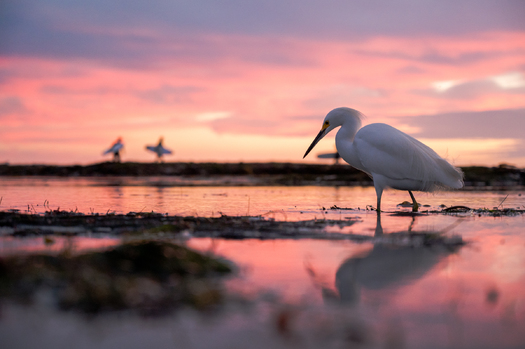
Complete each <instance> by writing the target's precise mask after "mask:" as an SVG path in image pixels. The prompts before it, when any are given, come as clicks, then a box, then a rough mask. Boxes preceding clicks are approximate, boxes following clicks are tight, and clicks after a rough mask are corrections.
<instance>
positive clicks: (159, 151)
mask: <svg viewBox="0 0 525 349" xmlns="http://www.w3.org/2000/svg"><path fill="white" fill-rule="evenodd" d="M162 141H163V138H162V137H161V138H160V139H159V143H158V144H157V145H155V146H153V145H147V146H146V150H150V151H152V152H154V153H155V154H157V160H159V161H161V160H162V156H163V155H164V154H171V153H172V151H171V150H169V149H166V148H164V146H163V145H162Z"/></svg>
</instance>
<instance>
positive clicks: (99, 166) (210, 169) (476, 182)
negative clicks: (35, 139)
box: [0, 162, 525, 190]
mask: <svg viewBox="0 0 525 349" xmlns="http://www.w3.org/2000/svg"><path fill="white" fill-rule="evenodd" d="M461 169H462V170H463V172H464V174H465V187H466V188H467V189H472V188H474V189H476V188H477V189H484V188H488V189H491V190H505V189H515V188H519V187H523V186H525V170H523V169H518V168H515V167H512V166H507V165H500V166H498V167H482V166H470V167H462V168H461ZM8 176H9V177H20V176H54V177H114V178H118V177H133V178H138V177H159V181H157V183H152V185H158V186H183V185H297V186H301V185H341V186H343V185H349V186H351V185H359V186H370V185H373V183H372V181H371V179H370V178H369V177H368V176H367V175H366V174H364V173H363V172H361V171H358V170H356V169H353V168H352V167H350V166H348V165H343V164H334V165H317V164H315V165H314V164H297V163H243V162H239V163H193V162H170V163H140V162H124V163H114V162H102V163H96V164H91V165H85V166H82V165H73V166H54V165H9V164H2V165H0V178H1V177H8ZM177 177H179V178H184V179H186V180H183V181H169V180H167V179H170V178H177Z"/></svg>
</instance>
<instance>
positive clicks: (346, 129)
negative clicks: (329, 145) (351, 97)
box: [335, 118, 361, 146]
mask: <svg viewBox="0 0 525 349" xmlns="http://www.w3.org/2000/svg"><path fill="white" fill-rule="evenodd" d="M360 128H361V121H360V120H356V119H353V118H352V119H348V120H346V121H345V122H344V123H343V124H342V125H341V128H340V129H339V131H337V134H336V136H335V142H336V144H338V143H341V145H343V143H344V144H346V146H348V144H351V143H352V142H353V141H354V137H355V134H356V133H357V131H358V130H359V129H360Z"/></svg>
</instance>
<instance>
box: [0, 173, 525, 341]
mask: <svg viewBox="0 0 525 349" xmlns="http://www.w3.org/2000/svg"><path fill="white" fill-rule="evenodd" d="M29 183H30V182H27V183H23V181H18V182H17V181H16V180H8V181H2V185H1V187H0V189H1V190H2V193H1V194H0V195H1V196H2V197H3V199H2V203H1V207H0V209H2V210H5V209H9V208H19V209H26V208H27V205H28V204H32V205H33V206H36V205H39V206H38V207H35V208H36V209H37V211H44V210H45V209H44V206H43V205H42V204H43V202H44V200H49V202H50V204H49V205H50V207H51V208H52V209H55V208H56V207H57V206H60V207H61V209H69V208H70V206H71V205H75V206H71V208H72V209H73V210H74V209H75V207H76V206H77V205H78V210H80V211H83V212H87V213H89V212H90V209H89V208H92V209H94V211H95V212H106V211H107V210H108V209H110V210H112V211H113V210H114V211H117V212H128V211H141V210H143V211H151V210H153V211H159V212H169V213H171V214H188V215H192V214H198V215H201V216H208V215H209V216H212V215H218V214H219V213H218V212H219V211H220V212H223V213H225V214H232V215H244V214H250V215H256V214H265V213H268V212H270V211H272V213H270V214H267V215H266V216H267V217H271V218H275V219H283V220H284V219H287V220H301V219H311V218H314V217H317V218H324V217H326V218H331V219H343V220H345V219H347V218H350V219H353V220H355V223H354V224H352V225H350V226H349V227H345V228H340V227H338V226H337V225H333V226H330V227H329V228H327V230H328V231H332V232H336V231H339V232H344V233H348V234H359V235H367V236H370V237H371V236H373V235H374V234H377V233H378V232H380V229H378V225H377V220H376V214H375V212H370V211H365V210H361V211H358V210H352V211H344V212H339V211H333V212H332V211H330V210H328V211H326V212H324V211H322V210H320V209H319V208H320V207H322V206H324V207H326V208H327V207H329V206H331V205H334V204H336V205H337V206H339V207H354V208H355V207H361V209H363V208H364V207H366V204H368V203H373V202H374V201H375V193H374V190H373V188H338V189H336V188H332V187H149V186H102V185H93V181H90V180H84V179H77V180H65V181H60V180H55V181H49V180H47V181H44V180H41V181H37V182H32V184H29ZM44 184H46V185H45V186H44ZM507 194H508V195H509V196H508V198H507V199H506V200H505V202H504V204H503V206H504V207H517V206H522V205H523V201H524V200H523V199H522V197H521V196H519V195H518V194H519V193H518V192H505V193H496V192H454V193H448V192H447V193H437V194H435V195H427V194H419V195H416V198H418V201H420V202H421V203H423V204H429V205H431V208H432V209H436V208H437V206H438V205H439V204H442V203H443V204H446V205H448V206H450V205H457V204H461V205H466V206H471V207H484V206H485V207H493V206H497V205H498V204H499V203H500V202H501V201H502V200H503V199H504V198H505V196H506V195H507ZM384 198H385V204H386V206H385V208H387V209H388V210H397V208H396V207H395V205H396V204H397V203H399V202H401V201H404V200H407V199H408V195H407V194H406V193H404V192H399V191H388V192H387V193H386V195H385V197H384ZM81 205H85V206H81ZM86 207H87V209H86ZM404 210H408V209H404ZM301 212H302V213H301ZM381 218H382V220H381V228H382V231H383V234H384V236H389V234H390V236H395V234H398V233H406V232H408V231H411V232H414V233H422V232H426V233H428V232H430V233H437V232H444V233H445V234H448V235H454V234H457V235H460V236H462V237H463V239H464V240H467V241H470V244H469V245H467V246H464V247H462V248H460V249H457V250H448V249H446V248H445V247H442V246H441V247H440V246H433V247H413V246H405V245H403V244H397V245H392V244H389V243H387V242H385V241H384V240H381V239H379V238H378V239H377V240H376V242H375V243H374V242H371V241H368V242H363V243H356V242H351V241H325V240H311V239H302V240H291V239H288V240H266V241H261V240H222V239H210V238H203V239H190V240H189V241H188V242H187V244H188V245H189V246H191V247H194V248H197V249H200V250H205V251H212V252H214V253H216V254H218V255H220V256H224V257H226V258H227V259H230V260H232V261H234V262H235V263H236V264H237V265H238V266H239V269H240V271H239V275H238V276H237V277H234V278H230V279H229V280H228V281H227V286H228V287H229V288H230V289H231V290H235V291H236V292H240V293H242V294H244V295H247V296H249V297H253V299H257V300H258V301H257V303H256V304H257V305H256V306H253V307H251V308H250V309H244V308H243V309H242V310H239V308H236V307H237V306H236V305H233V306H232V307H231V308H229V307H227V308H226V309H225V310H224V311H223V312H218V313H217V314H215V315H214V316H216V317H215V318H213V316H211V315H209V314H208V315H206V317H208V318H209V319H217V321H214V320H209V321H208V322H207V323H203V322H202V319H201V318H200V317H199V316H198V315H196V314H193V313H184V312H182V313H179V315H177V314H174V315H173V316H170V317H168V318H165V319H163V320H159V321H158V322H157V323H156V325H155V326H153V327H152V326H150V325H148V324H147V323H146V322H143V320H140V319H136V318H133V317H129V318H126V319H119V321H111V320H108V318H100V319H95V320H90V322H89V323H86V322H83V321H82V320H79V319H78V318H74V321H72V318H71V316H72V315H71V314H63V313H50V314H48V313H45V316H49V317H50V318H51V319H52V321H51V322H49V321H48V322H46V324H45V325H44V324H42V322H41V321H39V320H38V319H40V317H41V316H43V314H44V313H43V311H42V310H38V311H39V312H40V313H38V314H36V313H33V312H31V311H29V310H25V311H21V310H16V309H17V308H12V307H11V306H8V307H4V308H5V309H4V310H3V313H2V318H0V323H2V325H3V326H0V339H3V342H4V341H5V342H6V343H26V344H27V343H29V346H31V344H33V345H36V344H37V343H38V344H41V345H42V347H46V346H47V347H51V346H52V344H53V343H54V344H56V343H57V342H56V338H57V335H58V334H59V333H63V331H64V328H66V329H68V330H67V331H69V333H70V335H69V337H67V338H66V339H67V340H66V342H68V341H69V343H76V341H79V340H80V341H82V342H83V343H86V346H89V345H92V346H98V347H109V346H110V344H111V343H113V344H114V343H119V344H122V345H126V346H128V347H137V346H139V344H138V343H146V342H148V343H151V342H156V343H159V342H160V343H162V345H164V346H167V345H168V344H170V345H172V346H173V345H175V344H178V347H188V348H190V347H191V348H204V347H209V346H210V345H212V344H213V347H218V348H227V347H232V346H235V345H237V346H239V347H243V346H246V345H248V344H253V343H254V342H257V343H258V344H257V345H259V347H261V348H262V347H277V348H279V347H290V343H289V342H286V340H282V338H279V337H278V335H277V334H276V332H275V326H274V323H275V321H276V320H275V319H276V317H278V316H281V315H282V312H283V311H288V310H286V309H292V310H290V311H291V312H292V313H291V314H292V315H290V319H289V321H290V330H289V331H290V332H291V333H292V334H293V336H295V337H293V338H295V340H297V341H299V342H300V343H302V344H305V346H306V344H307V343H309V345H310V346H311V347H319V346H323V347H338V345H339V344H341V343H345V344H348V342H347V339H348V336H350V335H349V334H348V333H349V331H350V332H351V331H356V328H357V329H359V331H358V332H359V333H361V335H362V336H364V337H363V338H362V340H363V341H365V342H364V343H368V344H370V346H372V347H383V346H384V345H386V343H390V344H391V343H398V342H400V343H404V347H413V348H423V347H424V348H429V347H460V348H462V347H472V348H483V347H486V348H493V347H501V348H506V347H509V348H510V347H519V346H520V345H523V344H524V343H525V333H523V328H525V298H524V294H525V257H524V256H525V235H524V234H523V226H524V223H525V222H524V220H525V217H523V216H516V217H496V218H495V217H478V216H477V215H472V216H471V215H466V216H462V217H457V216H451V215H429V216H419V217H415V219H413V218H412V217H401V216H391V215H388V214H383V215H382V217H381ZM75 239H76V240H77V243H76V246H78V248H91V247H93V246H96V244H99V243H104V244H111V243H112V241H111V240H107V239H99V240H98V242H93V241H90V239H89V238H86V237H85V238H75ZM21 240H23V239H20V240H17V241H21ZM91 240H95V239H91ZM17 241H14V240H13V238H7V239H6V238H3V241H2V242H1V244H2V248H1V249H0V250H1V251H3V253H5V252H6V249H8V248H9V247H11V248H14V249H17V248H22V249H23V248H24V246H26V247H28V249H36V248H38V246H40V247H43V246H44V240H43V239H42V238H41V237H37V238H31V239H27V240H25V245H24V242H20V243H19V244H18V242H17ZM113 241H114V240H113ZM57 243H58V244H60V243H62V244H63V243H65V241H62V240H60V241H59V240H57ZM39 244H40V245H39ZM56 246H58V245H55V247H50V248H52V249H55V250H56ZM270 295H277V296H270ZM283 309H285V310H283ZM181 314H184V316H182V315H181ZM279 314H281V315H279ZM285 314H287V313H285ZM210 316H211V318H210ZM282 316H284V315H282ZM210 321H211V322H210ZM28 322H29V323H33V324H37V323H38V324H39V325H37V326H36V325H35V326H36V327H35V326H33V327H32V328H33V329H32V330H31V331H32V334H34V339H33V340H32V341H31V340H30V339H29V338H32V337H31V336H27V333H28V332H27V331H28V328H29V327H27V323H28ZM35 328H36V330H35ZM101 328H104V330H103V332H104V336H98V333H99V331H101ZM352 329H353V330H352ZM61 331H62V332H61ZM174 333H176V334H177V335H182V334H184V336H185V338H186V339H185V341H184V343H186V344H184V343H182V342H180V341H177V340H174V339H173V337H172V336H173V334H174ZM203 333H206V335H205V336H204V335H203ZM247 333H248V334H249V335H247ZM359 333H357V334H356V333H354V335H356V336H357V338H360V337H359V336H358V334H359ZM124 334H125V335H124ZM354 335H352V336H354ZM21 338H25V339H24V340H23V341H22V342H20V339H21ZM95 338H97V339H95ZM159 338H162V340H159ZM345 338H347V339H345ZM352 338H354V337H352ZM62 339H64V338H62ZM338 340H341V341H342V342H340V341H339V342H338ZM17 341H18V342H17ZM345 341H346V342H345ZM299 342H298V343H299ZM181 343H182V344H181ZM188 343H190V344H191V345H190V344H188ZM354 344H355V343H354ZM162 345H161V347H162ZM257 345H256V347H257ZM339 347H340V345H339Z"/></svg>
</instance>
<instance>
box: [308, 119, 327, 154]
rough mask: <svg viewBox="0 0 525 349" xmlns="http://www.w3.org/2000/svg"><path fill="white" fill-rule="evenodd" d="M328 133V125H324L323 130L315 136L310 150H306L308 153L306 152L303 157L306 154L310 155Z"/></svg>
mask: <svg viewBox="0 0 525 349" xmlns="http://www.w3.org/2000/svg"><path fill="white" fill-rule="evenodd" d="M325 135H326V127H323V128H322V129H321V131H319V133H318V134H317V136H315V139H314V141H313V142H312V144H310V146H309V147H308V150H307V151H306V153H304V156H303V159H304V158H305V157H306V155H308V153H309V152H310V151H311V150H312V149H313V148H314V147H315V145H316V144H317V143H319V141H320V140H321V139H322V138H323V137H324V136H325Z"/></svg>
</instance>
